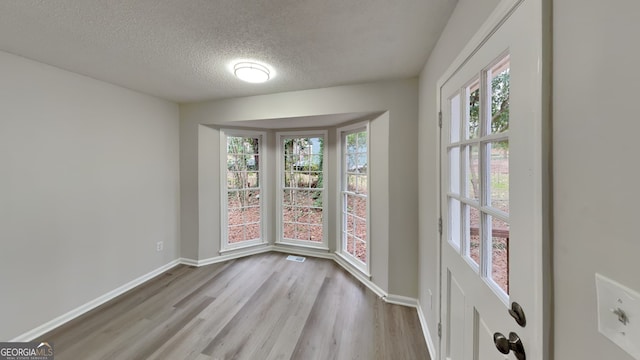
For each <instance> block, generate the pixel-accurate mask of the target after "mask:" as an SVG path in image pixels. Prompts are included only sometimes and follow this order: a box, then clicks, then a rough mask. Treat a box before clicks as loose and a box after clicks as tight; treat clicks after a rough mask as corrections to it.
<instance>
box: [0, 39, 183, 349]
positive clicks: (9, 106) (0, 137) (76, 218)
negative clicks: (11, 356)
mask: <svg viewBox="0 0 640 360" xmlns="http://www.w3.org/2000/svg"><path fill="white" fill-rule="evenodd" d="M0 79H2V81H0V169H1V170H0V171H1V172H2V173H1V174H2V175H1V176H0V244H1V249H0V288H1V290H0V319H2V320H1V321H0V340H2V341H7V340H9V339H12V338H14V337H16V336H18V335H20V334H22V333H24V332H27V331H29V330H31V329H33V328H35V327H37V326H40V325H42V324H44V323H46V322H48V321H50V320H52V319H54V318H56V317H58V316H60V315H62V314H64V313H66V312H68V311H70V310H73V309H75V308H77V307H78V306H80V305H83V304H85V303H87V302H88V301H91V300H93V299H95V298H97V297H99V296H101V295H104V294H105V293H107V292H109V291H111V290H113V289H115V288H117V287H119V286H121V285H123V284H125V283H127V282H129V281H131V280H133V279H135V278H137V277H139V276H141V275H143V274H146V273H148V272H150V271H152V270H154V269H156V268H158V267H160V266H162V265H165V264H167V263H168V262H170V261H172V260H174V259H176V258H178V257H179V248H178V241H179V173H178V152H179V147H178V131H179V130H178V107H177V105H175V104H172V103H169V102H166V101H162V100H158V99H156V98H153V97H150V96H146V95H142V94H139V93H136V92H133V91H130V90H127V89H123V88H120V87H116V86H113V85H110V84H107V83H103V82H100V81H96V80H93V79H90V78H87V77H83V76H80V75H77V74H73V73H70V72H66V71H63V70H60V69H57V68H54V67H51V66H48V65H44V64H41V63H37V62H34V61H30V60H26V59H24V58H21V57H17V56H14V55H11V54H7V53H4V52H0ZM157 241H164V247H165V250H164V251H163V252H156V251H155V244H156V242H157Z"/></svg>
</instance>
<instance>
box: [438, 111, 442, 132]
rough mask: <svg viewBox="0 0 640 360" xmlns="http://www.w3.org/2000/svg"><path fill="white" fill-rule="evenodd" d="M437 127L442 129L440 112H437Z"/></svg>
mask: <svg viewBox="0 0 640 360" xmlns="http://www.w3.org/2000/svg"><path fill="white" fill-rule="evenodd" d="M438 127H440V128H441V129H442V111H440V112H438Z"/></svg>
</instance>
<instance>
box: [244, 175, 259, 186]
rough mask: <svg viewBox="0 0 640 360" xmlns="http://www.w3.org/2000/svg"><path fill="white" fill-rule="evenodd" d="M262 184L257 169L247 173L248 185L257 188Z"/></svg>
mask: <svg viewBox="0 0 640 360" xmlns="http://www.w3.org/2000/svg"><path fill="white" fill-rule="evenodd" d="M259 186H260V176H259V174H258V173H257V172H255V171H249V172H247V173H246V187H248V188H257V187H259Z"/></svg>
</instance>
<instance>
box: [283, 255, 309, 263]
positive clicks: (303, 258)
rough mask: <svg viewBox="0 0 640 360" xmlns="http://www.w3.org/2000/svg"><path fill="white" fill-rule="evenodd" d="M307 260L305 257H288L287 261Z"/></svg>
mask: <svg viewBox="0 0 640 360" xmlns="http://www.w3.org/2000/svg"><path fill="white" fill-rule="evenodd" d="M305 259H306V258H305V257H304V256H294V255H289V256H287V260H289V261H295V262H304V260H305Z"/></svg>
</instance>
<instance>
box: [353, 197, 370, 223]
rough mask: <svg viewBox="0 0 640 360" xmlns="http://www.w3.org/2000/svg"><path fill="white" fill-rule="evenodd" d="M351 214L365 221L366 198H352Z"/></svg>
mask: <svg viewBox="0 0 640 360" xmlns="http://www.w3.org/2000/svg"><path fill="white" fill-rule="evenodd" d="M353 208H354V210H353V212H354V213H355V214H356V216H358V217H360V218H362V219H366V218H367V198H366V197H363V196H357V195H356V196H353Z"/></svg>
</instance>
